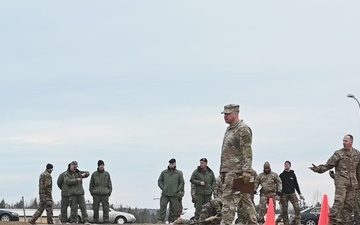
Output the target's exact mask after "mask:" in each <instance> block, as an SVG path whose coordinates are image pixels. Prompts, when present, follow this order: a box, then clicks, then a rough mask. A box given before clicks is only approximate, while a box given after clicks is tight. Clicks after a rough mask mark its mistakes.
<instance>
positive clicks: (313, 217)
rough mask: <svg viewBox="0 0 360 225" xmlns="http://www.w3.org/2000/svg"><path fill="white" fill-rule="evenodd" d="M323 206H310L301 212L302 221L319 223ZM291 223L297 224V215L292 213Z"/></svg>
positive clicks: (306, 223) (305, 224)
mask: <svg viewBox="0 0 360 225" xmlns="http://www.w3.org/2000/svg"><path fill="white" fill-rule="evenodd" d="M320 211H321V207H309V208H306V209H303V210H302V211H301V212H300V217H301V218H300V222H301V223H302V224H304V225H317V224H318V221H319V217H320ZM290 221H291V224H295V216H294V215H290Z"/></svg>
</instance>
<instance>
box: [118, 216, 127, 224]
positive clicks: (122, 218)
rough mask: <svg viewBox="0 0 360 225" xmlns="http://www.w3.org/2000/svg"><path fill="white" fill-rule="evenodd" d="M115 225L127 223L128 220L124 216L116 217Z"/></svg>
mask: <svg viewBox="0 0 360 225" xmlns="http://www.w3.org/2000/svg"><path fill="white" fill-rule="evenodd" d="M115 223H117V224H124V223H126V218H125V217H123V216H118V217H116V219H115Z"/></svg>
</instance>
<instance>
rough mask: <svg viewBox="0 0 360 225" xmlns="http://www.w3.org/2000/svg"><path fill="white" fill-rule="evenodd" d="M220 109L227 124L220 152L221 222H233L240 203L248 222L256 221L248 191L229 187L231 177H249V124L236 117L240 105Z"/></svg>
mask: <svg viewBox="0 0 360 225" xmlns="http://www.w3.org/2000/svg"><path fill="white" fill-rule="evenodd" d="M222 113H223V114H224V120H225V122H226V123H228V124H229V127H228V128H227V129H226V132H225V135H224V140H223V145H222V152H221V165H220V174H221V181H222V183H223V195H222V200H223V209H222V220H221V225H230V224H231V223H232V221H233V220H234V216H235V213H236V208H237V206H238V205H239V204H240V203H241V204H242V205H243V207H245V208H246V209H247V210H246V213H247V214H248V218H249V219H250V221H249V224H257V219H256V211H255V206H254V204H252V202H251V199H250V195H242V194H241V193H234V192H233V190H232V185H233V179H234V178H239V177H240V176H241V177H242V179H243V182H244V183H245V184H247V183H249V182H250V179H251V177H252V174H251V172H252V168H251V166H252V149H251V143H252V132H251V129H250V127H248V126H247V125H246V124H245V123H244V122H243V121H242V120H240V119H239V105H235V104H229V105H226V106H224V111H223V112H222Z"/></svg>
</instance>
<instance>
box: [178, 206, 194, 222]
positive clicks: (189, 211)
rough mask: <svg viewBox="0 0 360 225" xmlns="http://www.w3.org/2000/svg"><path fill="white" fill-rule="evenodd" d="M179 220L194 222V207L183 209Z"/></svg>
mask: <svg viewBox="0 0 360 225" xmlns="http://www.w3.org/2000/svg"><path fill="white" fill-rule="evenodd" d="M180 218H182V219H185V220H194V219H195V208H194V207H190V208H184V209H183V211H182V213H181V216H180Z"/></svg>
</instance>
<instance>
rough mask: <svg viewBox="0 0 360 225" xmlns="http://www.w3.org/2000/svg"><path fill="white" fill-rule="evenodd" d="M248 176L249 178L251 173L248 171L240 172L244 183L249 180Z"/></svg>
mask: <svg viewBox="0 0 360 225" xmlns="http://www.w3.org/2000/svg"><path fill="white" fill-rule="evenodd" d="M250 178H251V173H249V172H243V173H242V179H243V182H244V184H248V183H249V182H250Z"/></svg>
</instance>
